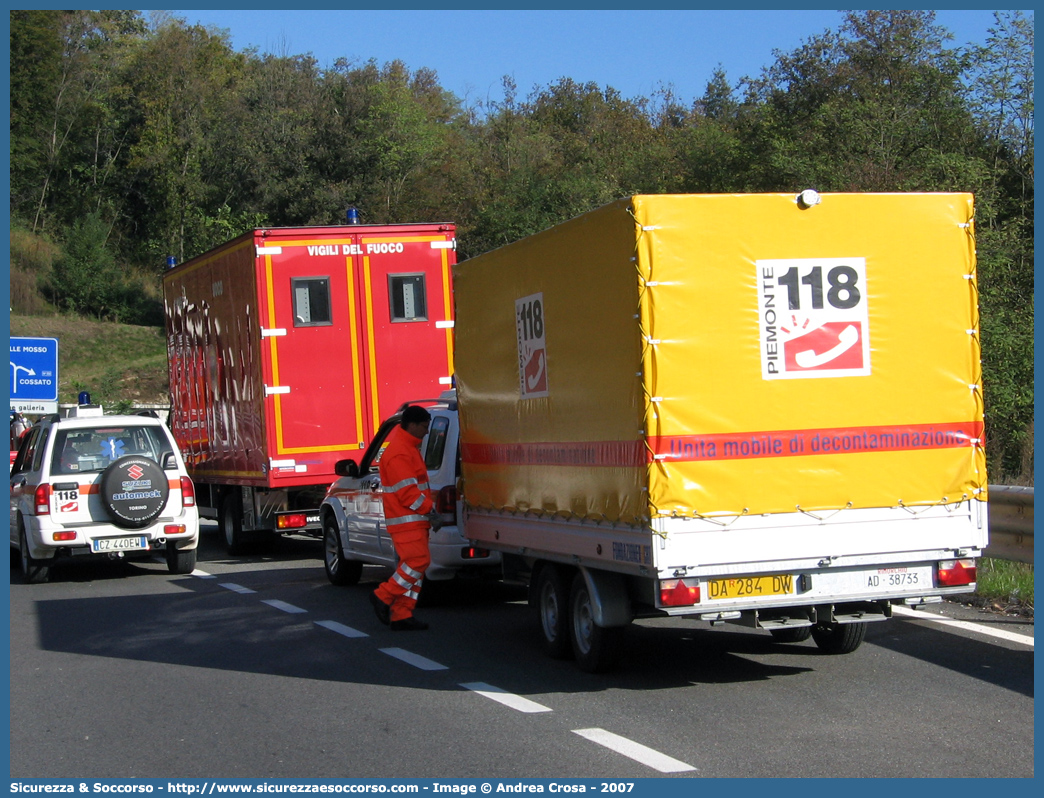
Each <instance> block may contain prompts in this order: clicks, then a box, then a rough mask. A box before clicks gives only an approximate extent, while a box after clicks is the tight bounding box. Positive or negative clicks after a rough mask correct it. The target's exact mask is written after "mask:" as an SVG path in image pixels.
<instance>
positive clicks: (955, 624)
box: [892, 605, 1034, 648]
mask: <svg viewBox="0 0 1044 798" xmlns="http://www.w3.org/2000/svg"><path fill="white" fill-rule="evenodd" d="M892 614H893V615H901V616H902V617H904V618H913V619H914V620H918V621H929V622H931V623H938V624H941V625H943V626H948V627H950V628H952V629H963V630H964V631H966V632H975V633H976V634H980V635H987V636H988V637H995V638H997V639H998V640H1007V641H1008V642H1009V643H1018V644H1020V645H1023V646H1029V647H1030V648H1033V647H1034V646H1033V638H1032V637H1031V636H1029V635H1020V634H1017V633H1015V632H1007V631H1005V630H1003V629H991V628H989V627H988V626H982V625H981V624H977V623H971V622H970V621H958V620H956V619H955V618H947V617H946V616H945V615H936V614H935V613H933V612H925V611H923V610H921V611H917V610H911V609H909V608H907V607H898V606H895V605H892Z"/></svg>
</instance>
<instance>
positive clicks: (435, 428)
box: [424, 416, 449, 471]
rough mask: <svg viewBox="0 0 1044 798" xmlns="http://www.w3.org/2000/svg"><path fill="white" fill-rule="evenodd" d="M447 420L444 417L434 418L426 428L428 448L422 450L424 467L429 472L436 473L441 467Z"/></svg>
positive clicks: (447, 427)
mask: <svg viewBox="0 0 1044 798" xmlns="http://www.w3.org/2000/svg"><path fill="white" fill-rule="evenodd" d="M448 429H449V419H448V418H446V417H445V416H434V417H432V419H431V426H430V427H428V446H427V448H426V449H425V450H424V465H425V466H426V467H427V469H428V470H429V471H438V470H439V469H440V468H441V467H442V454H443V452H445V451H446V430H448Z"/></svg>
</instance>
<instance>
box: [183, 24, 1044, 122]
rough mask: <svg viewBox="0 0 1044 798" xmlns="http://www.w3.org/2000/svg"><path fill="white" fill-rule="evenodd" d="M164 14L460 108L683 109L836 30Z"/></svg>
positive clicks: (975, 27) (959, 40)
mask: <svg viewBox="0 0 1044 798" xmlns="http://www.w3.org/2000/svg"><path fill="white" fill-rule="evenodd" d="M225 5H226V6H228V5H233V4H231V3H228V4H225ZM256 5H257V4H255V8H256ZM170 13H172V14H173V15H174V16H177V17H181V18H184V19H185V20H186V21H187V22H189V23H190V24H194V23H199V24H202V25H205V26H216V27H218V28H224V29H227V30H228V31H229V32H230V34H231V42H232V46H233V48H234V49H236V50H244V49H246V48H247V47H256V48H257V49H258V50H259V51H260V52H262V53H266V52H269V53H275V54H277V55H302V54H306V53H311V54H312V55H314V56H315V57H316V59H317V60H318V62H319V66H320V67H322V68H326V67H330V66H332V65H333V63H334V61H335V60H336V59H338V58H341V57H344V58H347V59H349V60H354V61H356V62H357V63H359V64H363V63H365V62H366V61H368V60H369V59H371V58H373V59H376V61H377V62H378V64H382V65H383V64H384V63H386V62H388V61H392V60H394V59H400V60H401V61H403V62H404V63H405V64H406V65H407V66H408V67H409V68H410V69H411V70H416V69H419V68H421V67H428V68H430V69H434V70H435V71H436V72H437V73H438V76H439V82H440V84H441V85H442V87H443V88H444V89H447V90H448V91H451V92H453V93H454V94H456V95H457V96H458V97H459V98H461V99H463V100H465V101H468V102H476V101H481V100H484V99H486V98H489V99H493V100H499V99H501V98H502V96H503V93H502V90H501V79H502V78H503V76H505V75H509V76H511V77H512V78H513V79H514V81H515V84H516V85H517V87H518V95H519V98H520V99H524V98H525V97H526V96H527V95H528V94H529V93H530V92H531V91H532V89H533V88H534V87H535V86H547V85H548V84H550V83H553V82H554V81H556V80H558V79H559V78H562V77H569V78H572V79H573V80H575V81H577V82H580V83H586V82H589V81H590V82H594V83H597V84H598V85H599V86H600V87H602V88H605V87H612V88H615V89H617V90H618V91H619V92H620V93H621V94H623V95H624V96H625V97H635V96H639V95H640V96H645V97H650V96H651V95H652V94H653V93H654V92H655V91H656V90H657V89H658V88H660V87H661V86H663V85H666V84H670V85H672V86H673V88H674V91H675V94H676V95H677V96H678V97H679V99H681V100H683V101H691V100H693V99H695V98H697V97H699V96H701V95H702V94H703V91H704V89H705V87H706V85H707V81H708V79H709V78H710V76H711V74H712V72H713V70H714V69H715V68H716V67H717V66H718V65H719V64H720V65H721V66H722V67H723V68H724V69H725V72H726V74H727V76H728V78H729V81H730V82H731V83H733V85H735V84H736V82H737V81H738V80H739V79H740V78H741V77H743V76H744V75H750V76H754V75H757V74H758V73H759V72H760V71H761V68H762V67H764V66H767V65H769V64H771V63H772V62H773V60H774V58H773V51H774V50H782V51H784V52H789V51H791V50H794V49H796V48H797V47H799V46H800V45H801V43H802V42H803V41H805V40H807V39H808V38H810V37H812V36H815V35H817V34H819V33H822V32H823V31H824V30H826V29H827V28H831V29H834V30H836V29H838V28H839V27H840V24H841V21H842V14H841V12H838V11H828V10H813V11H765V10H762V11H700V10H664V11H634V10H586V11H549V10H548V11H538V10H524V11H488V10H487V11H483V10H458V11H440V10H401V11H368V10H347V11H346V10H326V11H303V10H302V11H285V10H238V11H210V10H193V11H173V12H170ZM1030 13H1032V12H1030ZM936 21H937V22H938V23H939V24H940V25H942V26H944V27H946V28H947V29H949V30H950V32H951V33H953V34H954V39H953V41H952V42H951V45H957V44H967V43H970V42H974V43H977V44H981V43H983V42H985V39H986V36H987V28H989V27H990V26H991V25H992V24H993V12H992V11H938V12H937V16H936Z"/></svg>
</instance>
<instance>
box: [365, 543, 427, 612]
mask: <svg viewBox="0 0 1044 798" xmlns="http://www.w3.org/2000/svg"><path fill="white" fill-rule="evenodd" d="M410 526H411V527H413V528H412V529H409V528H408V529H396V530H394V531H392V532H391V539H392V543H394V544H395V552H396V554H398V555H399V567H398V568H396V569H395V573H394V574H392V575H391V578H390V579H388V580H387V581H386V582H382V583H381V584H380V585H379V586H378V587H377V590H375V591H374V592H375V593H376V594H377V598H379V599H380V600H381V601H383V602H384V603H385V604H387V605H389V606H390V607H391V619H392V620H393V621H403V620H405V619H406V618H409V617H411V616H412V615H413V608H414V607H416V606H417V599H418V598H419V596H420V590H421V585H422V584H423V583H424V572H425V571H427V570H428V565H429V564H430V563H431V553H430V552H429V551H428V526H427V524H425V525H424V526H416V527H414V526H413V525H412V524H411V525H410Z"/></svg>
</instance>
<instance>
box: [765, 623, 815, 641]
mask: <svg viewBox="0 0 1044 798" xmlns="http://www.w3.org/2000/svg"><path fill="white" fill-rule="evenodd" d="M769 633H770V634H771V635H772V637H773V639H775V641H776V642H777V643H804V642H805V641H806V640H808V638H810V637H811V636H812V627H811V626H793V627H790V628H789V629H787V628H784V629H769Z"/></svg>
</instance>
